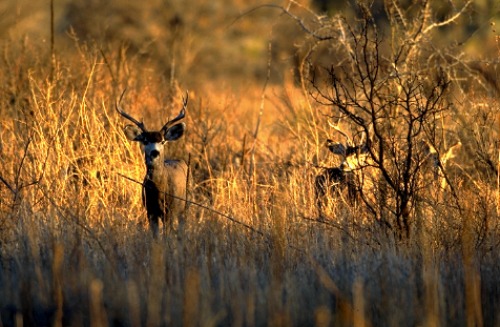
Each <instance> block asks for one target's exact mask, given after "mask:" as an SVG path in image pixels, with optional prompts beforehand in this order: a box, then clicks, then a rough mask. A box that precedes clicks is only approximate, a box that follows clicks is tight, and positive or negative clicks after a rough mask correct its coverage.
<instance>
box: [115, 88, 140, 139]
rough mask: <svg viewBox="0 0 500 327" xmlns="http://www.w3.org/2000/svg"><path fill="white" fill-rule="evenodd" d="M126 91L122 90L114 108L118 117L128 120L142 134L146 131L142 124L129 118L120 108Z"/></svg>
mask: <svg viewBox="0 0 500 327" xmlns="http://www.w3.org/2000/svg"><path fill="white" fill-rule="evenodd" d="M126 91H127V88H125V90H123V92H122V95H121V96H120V100H119V101H118V102H116V103H115V108H116V111H118V113H119V114H120V115H122V116H123V117H125V118H127V119H128V120H130V121H131V122H133V123H134V124H136V125H137V127H139V128H140V129H141V130H142V131H143V132H145V131H146V127H145V126H144V123H143V122H140V121H138V120H137V119H135V118H134V117H132V116H130V115H129V114H127V113H126V112H125V111H124V110H123V109H122V107H121V106H120V103H121V102H122V99H123V96H124V95H125V92H126Z"/></svg>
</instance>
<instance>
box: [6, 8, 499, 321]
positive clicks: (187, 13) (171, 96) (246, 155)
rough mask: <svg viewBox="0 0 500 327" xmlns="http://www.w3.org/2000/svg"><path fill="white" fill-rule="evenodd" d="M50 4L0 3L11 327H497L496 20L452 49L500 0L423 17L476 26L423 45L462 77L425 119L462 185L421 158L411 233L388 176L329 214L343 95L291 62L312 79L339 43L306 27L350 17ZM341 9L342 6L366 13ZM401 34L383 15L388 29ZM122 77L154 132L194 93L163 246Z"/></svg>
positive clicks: (335, 200) (323, 27) (175, 151)
mask: <svg viewBox="0 0 500 327" xmlns="http://www.w3.org/2000/svg"><path fill="white" fill-rule="evenodd" d="M390 3H392V2H390V1H387V2H386V7H385V10H387V11H389V12H390V11H391V10H393V9H391V8H392V7H391V6H390ZM485 3H486V2H485ZM52 4H53V5H54V7H53V20H52V21H51V18H50V17H51V15H50V14H51V10H50V5H51V2H50V1H46V3H45V2H42V1H39V2H37V3H36V4H29V3H28V1H26V2H25V1H6V2H4V4H1V5H0V17H2V21H3V22H2V23H0V24H2V25H3V26H0V28H1V30H2V32H0V33H1V34H0V37H1V39H0V50H1V56H0V61H1V67H2V68H1V69H0V113H1V118H0V141H1V143H0V178H1V180H0V318H1V320H0V322H1V323H0V325H1V326H23V325H24V326H49V325H52V326H107V325H112V326H140V325H147V326H181V325H182V326H265V325H267V326H445V325H450V326H500V216H499V207H498V206H499V204H500V202H499V197H498V178H499V175H498V156H499V152H498V142H499V140H500V138H499V135H498V133H499V126H500V125H499V124H500V120H499V118H500V117H499V113H500V105H499V103H498V88H497V86H496V85H495V83H496V82H495V81H496V79H497V77H498V75H497V74H498V67H497V66H498V56H499V54H500V46H499V44H498V38H499V36H498V33H497V32H496V30H495V25H494V24H493V23H494V22H495V20H494V16H491V17H490V18H491V19H490V18H488V19H490V22H491V23H492V24H491V25H489V24H488V25H487V26H486V25H485V26H486V27H484V28H482V27H481V28H480V27H477V32H475V34H474V35H473V37H471V38H469V39H467V42H465V43H464V44H463V45H462V44H461V45H459V46H458V47H459V48H460V51H458V52H453V51H454V50H453V49H452V46H453V44H454V42H455V41H456V42H459V40H463V39H464V37H463V35H464V33H466V32H465V30H466V29H467V28H469V27H470V25H467V22H469V23H470V21H472V20H473V19H478V20H480V19H485V17H486V16H487V15H486V16H481V13H483V12H485V11H486V12H487V11H488V10H493V9H495V10H496V9H498V8H489V9H488V8H486V9H485V7H482V5H486V4H483V2H481V1H478V2H477V3H475V4H472V5H470V4H469V5H466V6H465V7H466V8H465V10H464V12H460V8H461V6H463V5H464V3H462V2H460V3H458V4H457V8H451V9H450V12H445V13H444V14H442V13H437V14H435V16H432V17H431V18H429V17H427V19H430V20H432V19H436V20H438V19H441V20H444V19H445V18H446V17H453V15H454V14H458V13H460V15H462V16H464V17H465V18H464V19H462V18H460V20H459V19H458V18H457V20H453V22H452V23H451V24H450V26H451V27H449V28H448V29H442V30H441V29H439V30H436V32H435V33H433V34H431V33H429V34H428V35H425V37H424V38H422V40H424V41H422V42H421V43H419V47H420V44H421V48H419V49H420V50H421V51H419V52H418V56H417V57H418V58H420V59H418V60H421V58H423V57H426V58H428V57H429V55H428V53H429V52H428V51H430V50H429V49H427V48H424V46H425V45H428V44H432V45H434V46H435V45H442V48H443V52H442V56H441V57H442V58H446V60H444V59H443V61H442V62H447V63H450V65H449V66H446V67H447V68H446V69H448V70H446V72H447V74H448V75H447V76H448V77H449V78H450V85H451V86H450V88H449V89H448V90H449V91H447V92H448V93H446V100H443V101H442V102H440V101H441V100H440V101H436V102H435V105H436V106H438V107H436V108H437V110H436V113H435V115H434V116H433V118H432V119H431V118H426V119H427V120H425V121H424V122H423V123H422V125H426V124H427V125H428V124H432V126H431V127H430V128H429V130H430V131H433V133H434V134H432V135H434V139H435V140H438V141H436V148H437V149H438V150H439V151H442V152H443V153H444V152H445V151H446V150H447V148H448V147H449V146H450V145H451V144H452V143H453V142H456V141H460V142H461V143H462V148H461V150H460V152H459V153H458V155H457V156H456V157H455V158H453V159H452V160H450V162H449V163H448V165H447V166H446V172H447V179H448V182H449V184H450V185H451V186H449V187H448V188H445V189H441V188H440V187H439V186H436V183H433V182H428V180H429V179H431V177H430V176H431V175H432V174H431V173H430V172H425V171H424V173H422V176H421V178H420V179H418V180H417V181H416V182H415V183H416V184H417V186H415V189H414V190H415V192H412V193H411V194H410V196H411V197H412V201H413V202H411V203H412V207H411V209H410V210H411V212H410V213H409V214H408V216H404V217H405V218H404V219H406V220H407V222H408V224H409V230H411V232H409V233H407V234H404V233H402V231H401V229H400V228H399V227H398V223H397V218H395V217H396V216H397V213H398V210H397V209H394V211H391V210H390V207H391V205H396V203H398V202H397V201H398V200H397V199H396V197H394V198H392V197H391V193H389V194H388V199H386V201H387V204H386V203H384V204H383V205H382V204H380V203H378V202H377V201H379V199H380V197H378V195H377V194H378V193H377V192H381V191H380V190H379V189H378V188H377V187H378V186H374V187H373V188H371V189H366V190H363V192H365V193H364V194H365V195H366V196H367V198H370V197H371V198H372V199H374V200H372V201H375V202H370V201H367V203H371V204H372V205H373V207H376V208H381V209H380V212H382V213H383V215H382V216H380V215H378V213H377V214H374V212H372V211H370V210H368V209H367V206H366V205H365V204H364V203H362V202H361V203H360V202H358V203H356V204H352V203H350V202H349V201H348V200H346V198H345V196H343V195H337V196H336V195H331V196H330V199H329V201H328V205H327V208H326V209H325V210H326V211H325V212H324V213H323V214H320V213H319V212H318V208H317V203H316V198H315V190H314V179H315V176H316V175H317V174H319V173H321V172H322V171H323V167H332V166H335V165H338V164H339V162H338V159H337V158H335V157H334V156H333V155H332V154H331V153H329V152H328V150H327V148H326V147H325V146H324V142H325V140H326V139H327V138H333V139H335V140H337V141H343V140H344V138H343V137H342V136H340V135H339V133H338V132H337V131H336V129H335V128H333V127H332V126H331V125H330V124H329V123H328V121H330V120H331V118H332V110H334V109H332V108H335V106H334V105H333V102H332V103H326V104H325V103H323V104H322V103H321V100H325V99H324V98H323V99H322V98H321V97H319V98H318V97H315V95H317V92H316V91H317V90H319V91H323V90H329V89H328V87H329V84H328V83H329V82H328V78H326V79H324V80H323V81H322V82H319V81H316V80H315V81H314V82H313V83H312V84H311V83H308V82H307V81H308V80H309V81H311V79H308V78H307V77H311V76H312V75H306V74H305V73H304V75H302V76H303V77H305V78H304V79H303V80H302V82H303V84H302V85H301V83H300V81H299V77H300V76H298V75H297V71H298V68H297V66H298V65H299V60H297V59H296V58H297V57H296V55H302V58H306V59H309V61H308V62H313V61H314V62H316V63H317V65H318V66H317V67H316V69H317V70H318V71H320V72H321V71H327V69H323V70H322V68H318V67H320V66H322V65H323V67H326V68H329V65H332V64H331V63H329V62H339V61H341V59H342V58H344V59H345V57H343V56H344V55H343V54H342V53H341V52H339V51H338V49H339V48H335V47H331V48H329V47H328V46H327V47H323V45H324V44H327V45H328V44H335V42H337V41H338V40H339V39H333V40H327V41H325V42H326V43H321V44H319V45H318V44H316V43H314V42H312V41H314V39H315V35H313V34H312V33H310V31H311V30H312V29H314V30H315V31H317V32H318V33H323V32H325V31H326V32H331V31H335V33H337V32H338V30H337V28H336V27H335V26H337V25H334V22H335V23H338V22H339V21H341V20H335V19H336V18H331V20H329V19H330V18H320V17H319V16H316V15H315V14H314V13H313V11H314V10H317V8H316V7H314V5H313V4H312V3H306V2H303V3H302V2H301V4H299V3H298V2H283V3H281V2H277V5H279V6H283V7H274V6H265V7H258V4H257V3H256V4H255V5H253V6H249V5H248V4H247V3H246V2H245V1H229V0H227V1H216V2H212V1H203V0H196V1H188V2H182V1H150V3H149V4H148V6H144V5H143V4H140V5H139V4H137V5H135V4H132V3H129V2H127V1H120V0H117V1H110V2H106V3H104V2H103V3H100V2H99V1H88V2H87V1H78V0H75V1H67V2H64V3H63V2H60V1H57V0H55V1H53V2H52ZM287 6H288V7H287ZM377 6H378V7H377ZM377 6H375V8H382V9H380V10H381V12H383V11H384V6H381V5H377ZM467 6H469V7H467ZM492 6H493V7H494V5H492ZM252 8H255V10H250V9H252ZM308 8H312V9H311V10H312V11H309V9H308ZM349 8H351V7H349V6H348V7H347V8H344V9H336V10H344V11H340V12H337V13H335V12H333V13H330V14H331V15H332V16H331V17H338V16H336V15H337V14H343V15H345V17H346V18H345V20H346V21H347V22H348V23H349V24H351V25H346V26H354V27H356V26H358V25H356V24H358V23H359V24H362V22H363V20H359V19H358V20H356V19H354V17H357V16H356V15H357V12H356V11H355V10H353V9H352V8H351V9H349ZM409 8H410V9H408V10H407V12H406V14H408V15H410V16H411V15H412V13H411V10H412V9H411V8H413V7H409ZM332 10H333V9H332ZM430 10H431V9H429V12H431V11H430ZM442 10H445V9H442ZM454 10H455V11H454ZM243 13H244V15H242V14H243ZM474 15H476V16H474ZM325 17H326V16H325ZM4 18H5V19H4ZM357 18H359V17H357ZM365 18H366V16H365ZM300 19H302V20H300ZM299 20H300V21H299ZM366 21H368V20H366V19H365V21H364V22H366ZM329 22H332V23H331V24H330V23H329ZM301 24H305V26H306V27H308V28H311V30H310V31H309V32H308V31H307V30H306V31H304V29H303V28H302V27H301ZM339 24H340V23H339ZM346 24H347V23H346ZM380 24H381V25H382V23H380ZM387 24H389V23H387ZM394 24H395V23H394ZM426 24H428V25H424V27H425V26H431V27H430V29H432V28H434V27H432V24H430V23H429V22H428V21H426ZM339 26H341V25H339ZM342 26H343V25H342ZM388 26H394V25H390V24H389V25H388ZM398 26H399V25H398ZM405 26H406V25H405ZM430 29H429V30H430ZM353 31H356V28H354V29H353ZM391 33H394V34H391ZM398 33H400V31H399V30H396V29H395V28H394V29H392V32H391V28H390V27H387V28H386V29H384V33H383V34H384V35H385V36H384V37H385V39H384V40H389V39H391V38H390V37H389V36H391V35H392V36H393V39H391V40H392V41H394V40H395V39H397V36H398V35H399V34H398ZM381 34H382V33H381ZM292 35H293V37H292ZM335 35H337V34H335ZM367 37H368V38H371V37H372V35H371V34H370V33H367ZM353 39H355V37H353ZM360 40H362V38H361V37H360ZM406 40H407V39H406ZM415 40H416V39H415ZM443 40H446V41H443ZM452 40H453V41H452ZM339 42H340V41H339ZM342 42H344V41H342ZM415 42H416V41H415ZM343 44H350V43H349V42H347V41H345V42H344V43H343ZM312 45H314V46H312ZM396 45H397V43H396ZM399 45H401V44H399ZM455 45H456V44H455ZM322 47H323V48H322ZM478 47H482V49H484V51H482V52H479V51H478V50H477V49H478ZM403 48H404V47H403ZM438 48H439V47H438ZM308 49H309V52H308ZM332 49H333V50H332ZM360 49H361V50H360V51H363V48H362V47H360ZM384 49H389V47H387V48H384ZM355 51H357V50H356V49H354V50H353V53H354V52H355ZM384 51H385V50H384ZM387 51H389V50H387ZM382 52H383V51H382ZM389 52H390V51H389ZM362 53H363V52H362ZM308 54H309V56H308ZM386 54H387V56H389V54H388V53H385V52H384V53H383V55H384V56H385V55H386ZM408 56H409V55H408ZM430 57H432V59H429V62H431V60H436V62H438V61H439V59H435V57H438V56H434V55H432V56H430ZM450 58H452V59H450ZM457 58H458V59H457ZM351 59H352V58H351ZM345 60H348V59H345ZM418 60H417V61H414V62H412V65H413V66H411V65H409V66H410V68H411V67H414V68H415V67H417V66H418V67H423V65H421V64H420V61H418ZM455 60H456V61H455ZM305 62H306V60H305V59H304V61H303V63H305ZM409 62H410V61H409ZM442 62H441V64H440V65H442V67H445V65H444V64H442ZM380 65H381V64H380ZM381 66H382V65H381ZM457 67H458V68H457ZM311 69H314V68H311ZM443 69H444V68H443ZM346 71H347V70H344V72H346ZM381 71H382V70H381ZM294 72H295V75H294ZM420 72H422V74H420ZM424 72H426V73H428V72H429V71H425V70H424V69H422V70H417V69H416V68H415V76H417V77H418V78H421V79H422V80H425V81H428V80H432V78H431V77H430V76H431V74H429V75H424ZM330 73H331V72H330ZM426 73H425V74H426ZM381 74H382V75H383V74H384V73H381ZM332 76H333V75H330V76H329V77H332ZM401 76H403V74H402V75H401ZM327 77H328V76H327ZM318 78H319V77H318ZM342 78H344V79H342ZM345 80H347V81H349V79H348V78H347V79H345V77H342V76H340V79H339V81H340V82H342V81H345ZM419 80H420V79H419ZM405 81H406V80H405ZM322 83H323V84H322ZM423 84H425V83H423ZM325 85H326V86H325ZM344 85H345V84H344ZM359 85H361V86H362V87H366V85H367V84H365V83H364V82H363V83H361V84H359ZM384 85H385V84H384ZM386 85H389V86H388V87H387V88H384V92H387V94H389V95H391V96H392V94H393V93H391V92H393V91H394V90H396V89H397V87H396V86H394V87H393V86H391V85H390V84H386ZM406 85H410V86H411V85H412V84H411V83H409V84H406V82H404V83H403V82H401V83H400V84H399V85H398V87H399V92H400V91H401V90H404V88H405V86H406ZM330 86H331V85H330ZM125 88H126V89H127V93H126V95H125V98H124V100H123V103H122V105H123V107H124V108H125V109H126V110H127V111H128V112H129V113H131V114H132V115H134V116H135V117H139V118H143V119H144V122H145V124H146V126H148V127H149V128H151V129H156V128H160V127H161V126H162V125H163V123H164V122H165V121H167V119H168V118H169V117H170V118H171V117H173V116H175V115H176V114H177V113H178V111H179V109H180V108H181V107H182V96H183V95H184V93H185V91H186V90H189V98H190V102H189V104H188V110H187V118H186V125H187V132H186V135H185V137H184V138H183V139H182V141H179V142H177V143H176V144H175V145H172V147H171V148H170V149H169V151H171V153H172V157H176V158H181V159H184V160H186V162H189V165H190V168H191V172H190V189H189V195H188V200H189V203H190V204H189V205H188V207H187V213H186V216H187V223H186V227H185V228H184V229H183V230H179V231H177V232H173V233H170V234H168V235H164V236H162V237H159V238H158V239H155V238H153V236H152V234H151V232H150V231H149V227H148V225H147V219H146V212H145V209H144V208H143V206H142V200H141V185H140V183H141V182H142V179H143V177H144V174H145V167H144V163H143V155H142V154H141V151H140V148H139V146H137V145H136V144H132V143H131V142H129V141H128V140H127V139H126V137H125V135H124V134H123V132H122V128H123V126H124V125H125V123H126V122H125V121H124V120H123V119H122V118H121V117H120V116H119V114H118V113H117V112H116V111H115V108H114V106H115V101H116V100H117V99H118V98H119V96H120V94H121V92H122V91H123V90H124V89H125ZM422 90H423V91H422V92H426V90H427V88H426V86H425V85H424V86H423V87H422ZM419 92H420V91H419ZM337 94H340V92H338V93H337ZM400 94H401V92H400V93H399V95H397V96H400ZM422 94H423V93H422ZM397 96H395V97H396V98H397ZM420 96H421V93H417V94H416V95H415V99H417V100H418V101H420V99H421V98H420ZM384 99H388V98H384ZM391 99H392V98H391ZM450 99H451V100H450ZM332 101H333V100H332ZM362 101H365V100H362ZM418 101H417V102H418ZM418 103H419V102H418ZM436 117H437V118H436ZM390 119H393V118H390ZM398 119H399V118H398ZM388 120H389V118H388ZM395 121H396V120H395ZM398 121H399V120H398ZM402 121H403V124H404V120H402ZM342 124H343V125H342V126H343V127H344V128H345V129H346V130H350V131H353V130H355V129H356V128H358V127H359V126H358V127H357V126H354V125H353V124H352V121H347V120H346V121H343V122H342ZM427 125H426V126H427ZM437 125H439V126H438V127H436V126H437ZM353 126H354V127H353ZM391 135H392V134H391ZM355 137H358V136H355ZM391 137H392V136H391ZM391 140H392V141H391V142H392V143H390V145H391V146H392V148H391V149H398V150H397V151H400V152H401V151H402V152H405V151H406V150H404V149H405V148H404V147H402V146H401V147H399V145H400V143H398V142H399V141H398V140H399V139H397V138H396V137H393V138H391ZM401 149H403V150H401ZM397 151H396V150H394V152H391V153H399V152H397ZM395 158H396V156H395ZM397 167H399V166H397V165H396V166H395V168H391V169H389V168H388V172H389V173H394V174H397V173H398V168H397ZM372 170H374V172H371V173H369V174H370V176H378V177H373V178H374V179H375V178H380V177H379V176H380V175H377V171H378V169H377V167H373V169H372ZM422 170H423V168H422ZM367 174H368V173H367ZM417 175H418V174H416V173H415V176H417ZM418 176H420V175H418ZM396 187H398V186H396ZM417 193H418V194H417ZM344 195H345V194H344ZM384 206H387V207H384ZM377 210H378V209H377ZM384 210H385V211H384ZM375 211H376V210H375ZM377 212H379V211H377ZM394 212H396V214H394ZM398 217H399V216H398ZM406 220H405V221H406Z"/></svg>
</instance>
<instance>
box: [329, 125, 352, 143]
mask: <svg viewBox="0 0 500 327" xmlns="http://www.w3.org/2000/svg"><path fill="white" fill-rule="evenodd" d="M328 125H330V127H332V128H333V129H334V130H336V131H337V132H339V133H340V134H342V136H344V137H345V138H346V140H347V142H348V143H350V144H352V143H353V142H352V140H351V138H350V137H349V135H347V134H346V133H345V132H343V131H342V130H341V129H340V127H339V126H338V124H334V123H332V122H331V121H330V120H329V121H328Z"/></svg>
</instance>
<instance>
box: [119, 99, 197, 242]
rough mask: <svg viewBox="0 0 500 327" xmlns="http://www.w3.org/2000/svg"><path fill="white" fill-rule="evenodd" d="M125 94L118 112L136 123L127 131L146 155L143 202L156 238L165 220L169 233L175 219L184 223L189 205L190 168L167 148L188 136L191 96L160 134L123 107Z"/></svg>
mask: <svg viewBox="0 0 500 327" xmlns="http://www.w3.org/2000/svg"><path fill="white" fill-rule="evenodd" d="M124 94H125V91H123V93H122V95H121V97H120V100H119V101H118V102H116V104H115V107H116V111H117V112H118V113H119V114H120V115H121V116H122V117H124V118H125V119H127V120H129V121H130V122H132V123H133V124H128V125H126V126H125V127H124V128H123V132H124V133H125V136H126V137H127V139H128V140H130V141H133V142H138V143H140V144H141V148H142V150H143V153H144V162H145V165H146V176H145V177H144V181H143V183H142V202H143V205H144V207H145V208H146V212H147V218H148V222H149V227H150V229H151V231H152V232H153V235H154V236H155V237H156V236H157V235H158V231H159V228H158V223H159V220H162V222H163V227H164V230H165V231H170V230H171V229H172V228H173V221H174V219H175V218H177V219H179V224H180V225H181V224H183V222H184V217H183V214H184V209H185V203H186V200H185V199H186V190H187V176H188V165H187V164H186V162H184V161H183V160H178V159H172V158H169V156H168V155H167V152H166V151H165V150H166V147H167V144H168V143H170V142H174V141H177V140H178V139H180V138H181V137H182V136H183V135H184V131H185V128H186V125H185V124H184V123H183V122H182V120H183V119H184V117H185V115H186V108H187V104H188V100H189V94H188V93H186V97H185V98H184V97H183V99H182V100H183V107H182V109H181V110H180V112H179V114H178V116H177V117H175V118H174V119H171V120H169V121H167V122H166V123H165V125H163V127H162V128H161V129H160V130H159V131H150V130H148V129H147V128H146V126H145V125H144V123H143V122H142V121H138V120H137V119H135V118H133V117H132V116H131V115H129V114H128V113H126V112H125V111H124V110H123V109H122V107H121V105H120V104H121V101H122V98H123V96H124Z"/></svg>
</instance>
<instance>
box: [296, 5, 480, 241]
mask: <svg viewBox="0 0 500 327" xmlns="http://www.w3.org/2000/svg"><path fill="white" fill-rule="evenodd" d="M469 4H470V2H468V3H466V4H465V5H464V6H463V7H461V8H457V9H456V12H455V13H454V14H453V15H452V16H451V17H449V18H448V19H446V20H444V21H441V22H437V21H433V19H432V17H433V15H432V10H431V7H430V6H429V3H428V2H424V3H423V4H421V5H420V6H419V7H418V10H416V11H415V10H414V11H411V12H410V11H403V10H401V8H400V7H399V5H398V3H396V2H391V1H389V2H386V11H387V16H388V17H391V19H390V31H391V32H390V34H389V36H388V37H385V38H384V37H382V36H381V34H380V27H379V26H378V25H377V22H376V20H375V18H374V16H373V15H372V12H371V8H370V7H369V6H368V5H366V4H364V3H362V2H359V3H357V11H358V12H359V17H360V20H359V21H356V22H355V23H353V22H349V21H348V20H347V19H344V18H343V17H340V16H335V17H333V18H331V19H326V18H325V19H323V20H322V21H318V22H316V23H317V24H318V26H317V28H315V29H314V30H312V29H309V28H308V27H307V26H306V25H305V24H304V23H303V22H302V21H300V22H299V23H300V24H301V25H302V26H303V28H304V30H305V31H306V32H307V34H309V35H310V36H311V38H313V39H314V40H316V42H317V43H326V44H328V45H329V47H330V48H332V49H334V52H335V53H337V54H341V55H340V56H336V59H337V61H336V62H332V63H331V65H330V66H329V67H326V66H323V67H322V70H323V71H322V73H321V74H318V73H316V72H317V71H318V69H312V70H303V71H302V73H303V74H304V75H303V76H304V77H303V80H307V81H309V84H308V85H309V87H310V94H311V96H312V97H313V98H314V99H315V100H316V101H317V103H318V104H319V105H321V106H322V107H323V108H326V109H321V110H322V112H325V115H326V116H327V117H328V119H329V120H330V121H337V122H339V121H342V122H344V123H346V124H348V125H349V126H350V129H352V131H353V134H356V135H366V137H367V139H368V144H369V146H368V147H367V149H368V152H369V157H370V160H371V164H370V166H371V167H372V168H374V171H375V173H374V174H370V175H366V177H365V178H364V179H363V183H366V182H367V180H368V179H371V185H373V186H375V187H371V188H369V190H368V189H366V188H363V187H360V188H359V189H360V191H361V198H362V199H363V202H364V204H365V205H366V207H367V208H368V209H369V212H370V213H371V214H372V215H373V216H374V218H375V219H376V220H378V221H380V222H383V223H384V225H386V226H390V228H391V229H393V230H395V231H397V233H398V234H400V235H403V234H404V235H409V233H410V224H411V221H412V219H413V218H414V217H415V215H417V216H418V214H417V213H416V212H414V210H415V208H416V207H417V205H416V201H417V200H418V201H424V199H425V197H426V194H430V192H428V187H429V186H431V185H432V184H434V185H437V184H439V183H437V182H436V183H434V182H432V181H433V180H434V179H435V178H437V175H436V172H434V173H433V172H432V169H439V171H440V172H439V174H441V175H440V176H441V177H442V178H444V179H446V180H447V182H448V177H447V175H446V172H445V170H444V165H443V162H441V160H442V159H443V158H444V156H442V154H441V152H443V154H444V152H446V151H445V150H447V149H446V147H447V146H446V144H447V142H448V141H449V140H448V138H450V137H449V135H448V134H449V132H448V131H452V130H453V128H452V126H450V125H449V124H452V123H453V121H451V119H450V112H451V110H450V103H449V101H448V100H447V94H448V91H449V88H450V83H451V82H452V81H451V80H450V78H449V76H451V74H450V73H449V70H451V68H450V66H449V65H443V66H441V69H435V67H436V64H437V63H439V62H441V61H440V60H442V57H441V56H439V53H436V54H435V55H436V56H431V57H432V58H429V57H427V56H429V54H432V51H433V50H434V48H433V47H431V46H430V43H429V42H428V39H427V37H428V35H429V33H431V31H433V30H434V29H436V28H438V27H440V26H445V25H448V24H451V23H453V22H454V21H455V20H456V19H458V18H459V17H460V15H462V14H463V13H464V12H465V11H466V9H467V7H468V5H469ZM288 13H289V12H288ZM289 14H290V13H289ZM290 15H291V16H292V17H294V16H293V15H292V14H290ZM440 58H441V59H440ZM444 62H446V60H445V61H444ZM314 65H315V63H314V62H309V66H314ZM454 138H455V141H457V140H456V138H457V137H456V136H454ZM441 149H445V150H442V151H441ZM429 157H432V158H434V161H436V163H435V164H434V168H430V166H432V165H424V163H425V162H426V161H429V160H432V158H431V159H429ZM436 167H437V168H436ZM429 170H431V171H429ZM442 184H444V182H443V183H442ZM449 188H450V190H451V194H452V198H453V199H454V202H453V204H452V206H453V207H454V208H455V209H457V210H458V211H460V210H461V209H460V204H459V201H458V198H457V195H456V192H455V190H454V186H453V185H452V184H450V185H449ZM368 192H370V193H376V194H368ZM412 212H413V213H412Z"/></svg>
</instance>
